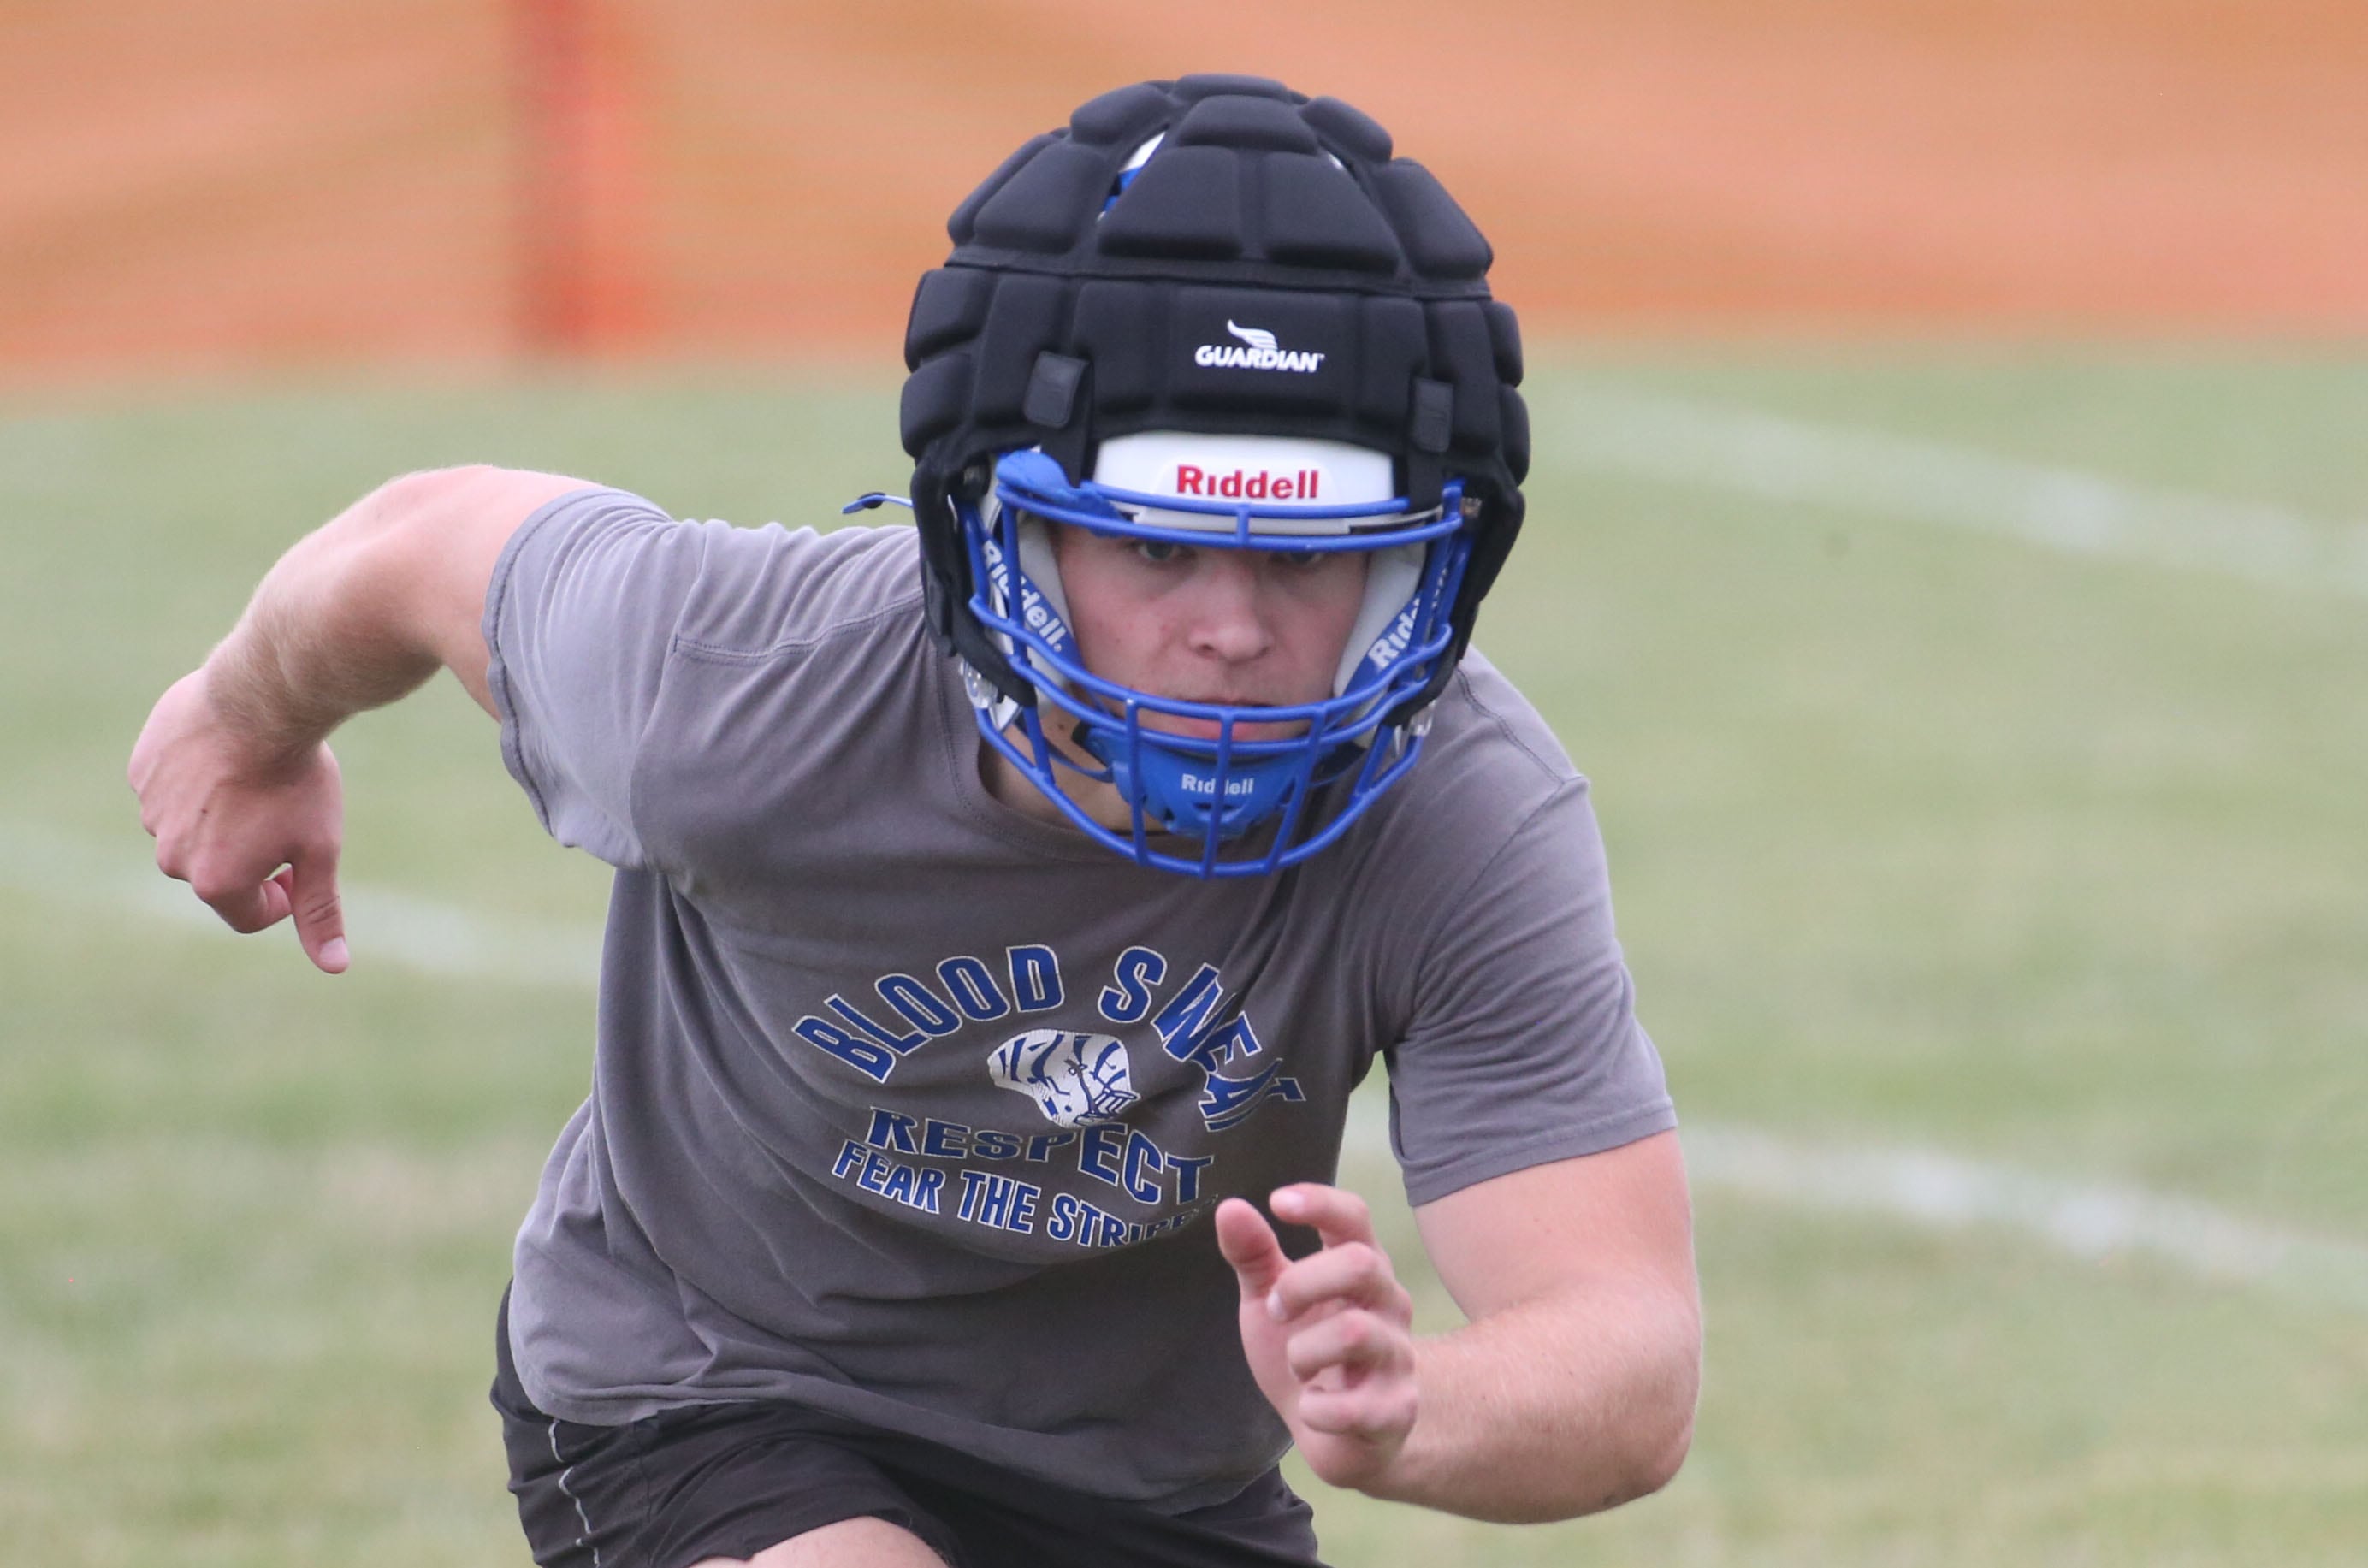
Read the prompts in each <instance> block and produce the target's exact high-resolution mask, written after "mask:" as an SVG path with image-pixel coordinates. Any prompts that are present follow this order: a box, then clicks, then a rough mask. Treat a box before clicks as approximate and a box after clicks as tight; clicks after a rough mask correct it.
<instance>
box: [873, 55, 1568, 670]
mask: <svg viewBox="0 0 2368 1568" xmlns="http://www.w3.org/2000/svg"><path fill="white" fill-rule="evenodd" d="M1154 139H1157V142H1158V144H1157V146H1156V149H1155V150H1154V151H1153V152H1152V153H1151V155H1150V156H1149V158H1148V159H1144V160H1141V161H1140V162H1139V163H1138V164H1137V166H1136V167H1134V168H1133V169H1132V170H1129V168H1128V165H1129V163H1130V161H1131V160H1135V159H1137V158H1138V155H1139V153H1141V151H1142V149H1143V148H1144V146H1145V144H1146V143H1148V142H1152V141H1154ZM946 227H947V231H948V233H950V234H951V237H952V239H953V242H954V249H953V253H952V255H951V256H949V257H948V258H947V261H946V265H945V266H943V267H939V268H937V269H935V270H932V271H930V272H928V273H926V274H924V275H923V277H922V278H921V281H920V286H919V289H918V290H917V291H916V294H915V296H914V300H913V312H912V317H911V320H910V323H909V324H908V326H907V328H906V331H905V364H906V367H907V369H910V371H911V372H912V373H911V375H910V376H909V377H908V378H907V380H906V381H905V391H904V398H903V406H902V415H901V423H902V427H903V436H904V443H905V450H906V451H907V452H908V453H909V454H910V455H911V456H912V458H913V460H914V469H913V489H912V497H913V506H914V512H915V515H916V517H917V519H918V521H919V525H920V532H921V540H922V555H923V569H924V573H925V574H926V578H927V585H928V619H929V626H930V630H931V631H932V632H933V634H934V635H935V636H936V638H937V639H938V641H939V643H940V644H941V645H942V646H944V647H945V648H946V649H948V650H949V651H950V652H952V653H957V654H959V655H960V656H961V657H962V658H963V659H964V660H966V661H967V662H968V663H969V664H970V665H972V666H973V667H974V668H975V669H977V670H978V671H979V673H980V674H981V675H982V676H985V678H986V679H987V680H989V681H990V682H992V683H993V684H994V686H995V687H996V688H997V689H998V690H1000V691H1002V692H1003V693H1004V695H1006V696H1008V697H1009V698H1011V699H1014V700H1017V701H1019V702H1022V703H1032V702H1033V700H1034V691H1033V688H1032V687H1031V686H1030V684H1029V683H1028V682H1027V681H1026V680H1025V679H1023V678H1022V677H1021V676H1019V675H1018V674H1016V673H1015V672H1014V671H1012V670H1011V668H1010V667H1009V665H1008V663H1007V655H1006V653H1005V651H1004V649H1003V648H1001V647H1000V646H998V645H997V643H996V641H995V640H994V639H992V638H990V637H989V636H988V635H987V634H986V633H985V631H984V630H983V629H981V628H980V627H979V626H978V624H977V623H976V621H975V620H974V619H973V618H972V617H971V616H970V614H969V613H968V612H967V610H966V608H965V607H966V605H967V603H968V601H969V599H970V597H971V594H972V591H973V584H972V582H971V580H970V578H971V567H970V562H969V559H968V555H967V552H966V551H965V549H964V547H963V543H962V530H961V528H960V525H959V522H958V520H957V517H956V516H955V512H954V508H953V506H952V505H951V502H952V499H953V498H954V497H955V496H956V495H957V494H959V495H962V496H963V497H964V498H965V499H967V500H971V501H976V500H978V499H979V498H980V497H981V496H982V495H983V494H984V492H985V486H986V484H987V483H988V479H989V472H990V468H991V460H992V459H993V458H994V457H995V456H996V454H998V453H1001V452H1005V451H1009V450H1014V449H1025V448H1030V447H1035V448H1041V449H1042V450H1043V451H1044V452H1045V453H1046V454H1047V455H1048V456H1051V457H1052V458H1053V459H1054V460H1057V461H1058V462H1059V463H1060V464H1061V466H1062V469H1063V471H1064V472H1065V473H1066V474H1067V475H1068V476H1069V477H1070V479H1071V480H1072V481H1076V480H1082V479H1085V478H1087V477H1088V476H1089V475H1090V473H1091V471H1092V467H1093V460H1094V456H1095V453H1096V451H1097V450H1098V449H1099V444H1100V443H1101V442H1102V441H1105V440H1108V439H1110V438H1111V437H1118V436H1125V435H1133V434H1138V433H1141V432H1145V431H1155V430H1167V431H1200V432H1205V433H1220V432H1231V433H1244V434H1248V433H1260V434H1268V435H1274V436H1294V437H1308V438H1313V439H1321V440H1335V441H1347V442H1350V443H1353V444H1355V445H1358V446H1362V447H1366V448H1370V449H1375V450H1379V451H1382V452H1385V453H1388V454H1389V455H1390V457H1391V458H1392V460H1393V461H1394V462H1395V465H1396V470H1397V473H1398V476H1399V480H1400V483H1402V485H1403V487H1404V488H1403V494H1405V495H1406V499H1407V502H1408V505H1409V506H1410V507H1412V508H1416V509H1419V508H1423V507H1427V506H1437V505H1438V504H1439V502H1440V489H1441V485H1442V483H1444V480H1445V479H1446V477H1447V476H1449V475H1455V476H1459V477H1461V478H1462V479H1463V494H1464V496H1465V505H1466V506H1467V508H1471V507H1474V506H1476V513H1475V515H1474V527H1475V529H1476V537H1475V540H1474V550H1473V558H1472V562H1471V565H1470V567H1469V569H1468V570H1467V572H1466V574H1465V576H1464V579H1463V587H1462V591H1461V592H1460V593H1459V595H1458V596H1457V601H1456V604H1455V607H1454V609H1453V612H1452V623H1453V626H1454V630H1455V641H1454V645H1453V652H1454V653H1457V654H1460V653H1461V652H1462V651H1463V647H1464V645H1465V644H1466V643H1467V642H1469V640H1470V637H1471V632H1472V624H1473V620H1474V617H1475V615H1476V612H1477V609H1478V606H1479V601H1480V598H1481V597H1482V596H1483V595H1484V594H1486V591H1487V589H1488V586H1489V585H1490V583H1491V582H1492V581H1493V580H1494V579H1495V577H1496V575H1497V569H1498V568H1499V567H1500V566H1501V565H1502V564H1503V562H1504V559H1505V555H1506V552H1507V551H1508V550H1509V549H1510V548H1511V545H1512V541H1513V538H1514V535H1515V534H1516V533H1517V532H1518V530H1519V528H1520V521H1521V513H1522V501H1521V493H1520V483H1521V480H1522V478H1523V476H1524V475H1525V474H1526V472H1528V468H1529V419H1528V415H1527V413H1526V411H1525V410H1524V408H1523V406H1522V403H1521V399H1520V393H1519V392H1516V391H1515V390H1514V388H1515V387H1516V386H1517V385H1518V384H1519V383H1520V379H1521V349H1520V332H1519V329H1518V327H1517V326H1516V324H1515V322H1514V317H1513V312H1512V311H1511V310H1510V308H1508V306H1506V305H1503V304H1501V303H1498V302H1497V301H1493V300H1491V299H1490V298H1489V295H1488V286H1487V271H1488V267H1489V263H1490V261H1491V259H1492V256H1491V253H1490V251H1489V248H1488V244H1487V242H1486V240H1485V239H1483V238H1482V237H1481V235H1480V232H1479V231H1478V230H1477V229H1476V228H1474V226H1473V223H1472V222H1471V220H1470V219H1469V218H1467V217H1465V216H1464V214H1463V210H1462V209H1461V208H1459V207H1458V206H1457V205H1456V204H1455V202H1454V200H1453V199H1452V198H1451V197H1450V196H1449V195H1448V194H1447V192H1446V191H1445V189H1443V188H1442V187H1440V184H1439V182H1438V181H1437V180H1436V179H1434V178H1433V177H1432V176H1431V175H1430V173H1429V171H1428V170H1426V169H1425V168H1423V167H1422V166H1421V165H1419V164H1416V163H1413V162H1411V161H1409V160H1407V159H1404V158H1394V157H1392V155H1391V143H1390V137H1389V133H1388V132H1387V131H1383V129H1382V128H1381V127H1380V126H1379V125H1377V124H1375V123H1374V122H1373V121H1372V119H1368V118H1367V117H1366V116H1365V115H1363V114H1361V113H1360V112H1359V111H1358V110H1356V109H1354V108H1350V107H1349V105H1347V104H1345V103H1342V102H1340V101H1339V100H1338V99H1337V98H1315V99H1309V98H1306V97H1303V96H1301V95H1299V94H1297V93H1293V92H1292V91H1291V90H1290V89H1288V88H1286V87H1284V86H1283V85H1281V84H1280V83H1277V82H1271V81H1268V80H1266V79H1264V78H1262V77H1256V76H1213V75H1212V76H1186V77H1182V78H1180V79H1178V80H1177V81H1174V82H1144V83H1139V84H1137V85H1133V86H1131V87H1123V88H1121V89H1119V90H1118V91H1116V92H1112V93H1108V94H1105V95H1103V96H1102V97H1098V98H1096V99H1094V100H1093V101H1091V102H1090V103H1087V105H1085V106H1084V107H1083V108H1079V109H1078V110H1077V111H1076V113H1075V114H1074V115H1072V116H1071V117H1070V120H1069V124H1068V126H1067V127H1066V128H1065V129H1064V130H1060V131H1049V132H1046V133H1044V134H1042V135H1040V136H1037V137H1035V138H1033V139H1031V140H1030V141H1029V142H1027V143H1026V144H1024V145H1023V146H1021V147H1020V148H1019V150H1018V151H1017V152H1015V153H1012V155H1011V156H1010V157H1008V158H1007V159H1006V160H1005V161H1004V163H1003V165H1002V166H1001V167H1000V168H998V169H996V171H995V173H994V174H992V175H990V176H987V179H986V181H985V183H984V184H983V185H981V186H980V187H978V188H977V189H976V190H974V191H973V192H972V193H971V195H970V196H969V198H968V199H965V200H964V201H963V202H962V205H961V206H960V207H958V208H956V209H955V210H954V213H953V216H952V217H951V219H949V220H948V222H947V225H946ZM1451 670H1452V658H1451V659H1445V660H1441V661H1440V665H1439V667H1438V669H1437V670H1436V671H1435V672H1434V674H1433V676H1432V678H1431V681H1430V683H1429V687H1427V689H1426V690H1425V691H1424V692H1423V693H1421V694H1420V700H1424V701H1427V700H1429V699H1430V698H1434V697H1436V695H1437V693H1438V689H1439V688H1440V687H1441V686H1443V685H1444V684H1445V681H1446V679H1447V676H1448V675H1449V673H1450V672H1451Z"/></svg>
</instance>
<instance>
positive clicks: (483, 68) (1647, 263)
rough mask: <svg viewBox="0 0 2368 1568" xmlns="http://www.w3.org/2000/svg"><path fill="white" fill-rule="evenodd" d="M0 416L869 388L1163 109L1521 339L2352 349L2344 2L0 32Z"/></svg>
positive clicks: (2354, 49) (2352, 18) (2360, 171)
mask: <svg viewBox="0 0 2368 1568" xmlns="http://www.w3.org/2000/svg"><path fill="white" fill-rule="evenodd" d="M0 17H5V18H6V32H5V43H0V381H6V382H9V383H14V384H19V385H21V384H25V383H27V382H28V381H43V380H48V379H51V378H55V377H58V376H61V375H75V376H82V375H92V374H97V375H114V374H122V373H134V374H150V373H155V372H159V371H162V372H167V373H170V372H176V371H193V370H194V371H213V370H223V369H231V370H245V369H259V368H271V367H281V366H290V365H318V364H324V363H326V364H354V363H364V362H380V361H384V360H388V359H398V360H416V361H428V362H438V363H449V362H486V363H490V362H497V361H502V360H506V359H509V358H517V357H521V356H529V355H534V354H547V353H564V354H590V355H601V356H633V355H644V354H663V355H669V356H696V357H713V356H750V355H754V356H777V355H784V354H798V353H806V352H814V351H817V350H823V351H835V352H846V351H848V350H850V349H853V348H860V349H861V350H863V351H865V352H867V353H868V354H869V355H871V356H872V357H877V358H880V359H881V360H882V363H883V364H884V363H885V362H886V361H887V358H888V357H889V355H890V354H891V353H893V348H894V341H895V334H896V331H897V328H898V325H899V324H900V322H901V318H902V312H903V310H904V306H905V301H906V299H907V298H908V294H909V290H910V287H911V281H912V278H913V277H914V276H915V275H916V273H917V271H918V270H919V269H920V268H922V267H926V266H928V265H930V264H932V263H933V262H934V261H935V260H936V259H937V258H938V256H939V255H940V254H941V252H942V247H943V244H944V236H943V232H942V230H941V228H940V227H939V222H940V220H941V219H942V216H943V214H944V213H945V212H946V211H947V210H949V209H950V208H951V206H952V204H953V203H954V202H955V201H956V200H957V199H959V198H960V197H961V196H962V193H963V192H964V191H965V190H967V189H968V188H969V187H970V185H971V184H972V183H973V181H974V180H975V179H977V178H978V177H979V176H982V175H983V174H984V173H985V171H986V170H987V169H988V168H990V167H992V166H993V165H994V164H995V163H996V161H998V160H999V159H1000V157H1001V156H1002V154H1003V153H1005V152H1007V151H1008V149H1009V148H1010V147H1011V146H1013V145H1015V144H1017V143H1018V142H1019V141H1020V140H1021V139H1022V138H1024V137H1025V136H1026V135H1028V134H1030V133H1031V132H1032V131H1037V130H1041V129H1043V128H1045V127H1047V126H1050V125H1053V124H1056V123H1058V122H1059V120H1060V119H1061V118H1062V117H1063V115H1064V113H1065V112H1066V110H1067V108H1069V107H1071V106H1072V105H1074V104H1075V103H1076V102H1078V101H1080V100H1082V99H1083V98H1084V97H1087V96H1089V95H1090V94H1092V93H1094V92H1097V91H1099V90H1101V89H1102V88H1104V87H1107V86H1110V85H1117V84H1120V83H1122V82H1126V81H1130V80H1134V79H1138V78H1141V77H1144V76H1153V75H1173V74H1178V73H1179V72H1182V71H1187V70H1195V69H1232V70H1253V71H1260V72H1264V73H1266V74H1274V75H1279V76H1281V77H1283V78H1284V79H1286V80H1288V81H1290V82H1292V84H1293V85H1296V86H1299V87H1301V88H1302V89H1303V90H1307V91H1315V92H1332V93H1336V94H1338V95H1339V96H1341V97H1347V98H1349V99H1350V100H1351V101H1354V102H1358V103H1360V105H1362V106H1363V107H1366V108H1369V109H1371V110H1372V112H1374V113H1375V114H1376V115H1377V116H1378V117H1379V118H1381V119H1383V121H1384V122H1385V123H1387V124H1388V125H1390V126H1391V127H1392V129H1393V130H1394V131H1396V133H1397V136H1398V142H1399V145H1400V148H1401V150H1402V151H1405V152H1407V153H1411V154H1413V155H1415V156H1417V157H1419V158H1421V159H1422V160H1423V161H1425V162H1427V163H1429V164H1430V165H1432V166H1433V167H1434V168H1435V169H1437V170H1438V171H1439V172H1440V174H1441V176H1443V177H1444V178H1445V179H1446V180H1447V182H1448V184H1449V186H1450V187H1451V188H1452V189H1454V190H1455V191H1456V192H1457V193H1458V195H1459V196H1461V197H1462V198H1463V200H1464V202H1465V204H1466V205H1467V206H1468V207H1469V208H1470V209H1471V210H1473V212H1474V215H1475V217H1477V218H1478V220H1479V221H1480V222H1481V225H1482V227H1483V228H1484V229H1485V230H1486V232H1487V233H1489V234H1490V236H1491V238H1492V239H1494V240H1495V241H1496V242H1497V249H1498V252H1499V254H1500V256H1503V258H1504V260H1503V263H1502V265H1501V266H1500V268H1499V271H1498V284H1499V289H1500V291H1501V292H1503V293H1504V294H1505V295H1506V296H1507V297H1508V298H1511V299H1513V300H1515V301H1517V302H1518V303H1520V305H1521V307H1522V308H1523V311H1524V312H1525V317H1526V319H1527V320H1528V321H1529V322H1530V324H1531V330H1532V331H1533V332H1545V333H1551V332H1554V331H1557V330H1621V331H1626V330H1642V331H1652V332H1668V331H1672V330H1679V331H1699V330H1711V331H1720V332H1727V331H1736V330H1747V331H1758V330H1766V329H1770V328H1785V329H1810V330H1835V329H1841V330H1851V331H1861V330H1887V331H1897V330H1909V331H1930V330H1934V329H1939V330H1943V331H1984V332H1989V331H2001V330H2003V331H2012V332H2020V333H2047V332H2062V331H2067V330H2068V331H2078V332H2093V331H2141V332H2159V331H2176V332H2207V333H2259V332H2264V331H2266V332H2283V333H2296V334H2325V333H2347V334H2357V333H2360V332H2362V331H2363V330H2368V200H2363V199H2362V191H2363V190H2368V93H2362V91H2361V85H2362V82H2363V81H2368V5H2362V4H2361V3H2360V0H1952V3H1951V4H1948V5H1945V6H1943V5H1934V4H1931V3H1930V0H1465V3H1464V4H1462V5H1459V6H1453V7H1441V6H1437V5H1436V4H1433V3H1431V0H1369V3H1366V4H1342V3H1336V4H1321V5H1310V6H1290V7H1277V6H1264V5H1260V4H1257V3H1256V0H1197V3H1196V4H1194V5H1192V6H1120V5H1111V4H1110V3H1109V0H1009V3H1007V4H1002V5H998V6H982V5H974V4H971V3H969V0H871V3H866V4H861V5H848V4H841V3H836V0H835V3H831V4H824V5H817V4H806V3H803V0H790V3H783V0H336V3H334V4H332V3H330V0H215V3H214V4H212V5H209V6H187V5H183V4H179V3H177V0H8V4H6V8H5V10H0Z"/></svg>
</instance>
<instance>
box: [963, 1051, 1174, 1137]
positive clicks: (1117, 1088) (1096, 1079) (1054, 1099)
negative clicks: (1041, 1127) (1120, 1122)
mask: <svg viewBox="0 0 2368 1568" xmlns="http://www.w3.org/2000/svg"><path fill="white" fill-rule="evenodd" d="M986 1072H987V1076H988V1077H989V1078H991V1079H993V1080H994V1082H995V1085H996V1087H997V1088H1002V1089H1009V1090H1011V1091H1012V1092H1013V1093H1015V1094H1021V1095H1026V1096H1028V1097H1029V1098H1030V1099H1031V1100H1034V1101H1035V1102H1036V1108H1037V1109H1038V1110H1041V1111H1042V1112H1043V1113H1044V1119H1046V1120H1047V1121H1050V1122H1053V1124H1055V1125H1056V1126H1060V1127H1084V1126H1086V1125H1087V1124H1088V1123H1091V1122H1097V1121H1109V1120H1111V1119H1115V1118H1116V1117H1117V1116H1118V1114H1119V1113H1120V1112H1121V1111H1122V1110H1124V1109H1126V1108H1127V1107H1129V1106H1131V1105H1133V1103H1134V1102H1135V1101H1136V1100H1137V1099H1139V1098H1141V1096H1138V1095H1137V1094H1136V1093H1135V1092H1134V1083H1133V1078H1132V1077H1131V1076H1130V1075H1129V1074H1128V1071H1127V1061H1126V1047H1125V1046H1124V1045H1122V1044H1121V1043H1120V1042H1119V1040H1117V1039H1116V1038H1115V1037H1113V1036H1110V1035H1106V1034H1087V1033H1085V1032H1083V1031H1080V1030H1074V1029H1030V1030H1029V1031H1028V1032H1027V1033H1026V1034H1020V1035H1014V1036H1012V1037H1011V1038H1010V1039H1009V1040H1005V1041H1004V1042H1003V1043H1002V1044H1001V1045H998V1046H996V1048H995V1050H994V1051H993V1052H992V1053H990V1054H989V1055H988V1057H987V1059H986Z"/></svg>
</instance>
